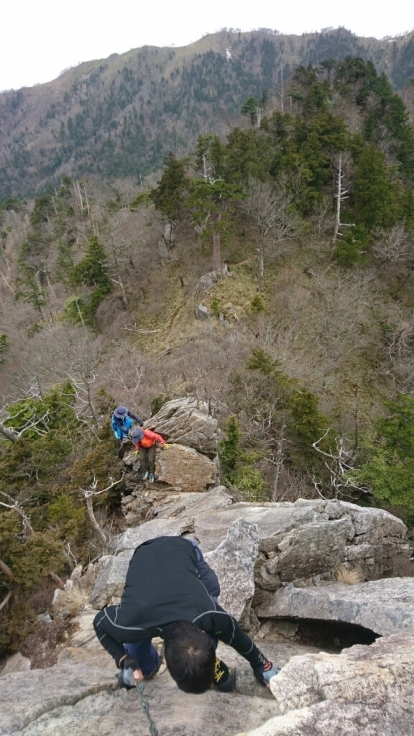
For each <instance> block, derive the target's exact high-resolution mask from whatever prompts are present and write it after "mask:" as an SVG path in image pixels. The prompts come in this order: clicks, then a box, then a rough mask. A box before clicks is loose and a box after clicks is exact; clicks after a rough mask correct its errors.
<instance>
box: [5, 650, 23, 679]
mask: <svg viewBox="0 0 414 736" xmlns="http://www.w3.org/2000/svg"><path fill="white" fill-rule="evenodd" d="M30 667H31V663H30V659H29V658H28V657H23V655H22V654H20V652H17V654H13V655H12V656H11V657H9V659H8V660H7V662H6V664H5V665H4V667H2V668H1V669H0V677H4V676H5V675H11V674H12V673H13V672H28V671H29V670H30Z"/></svg>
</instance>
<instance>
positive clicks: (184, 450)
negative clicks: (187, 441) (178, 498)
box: [155, 444, 217, 493]
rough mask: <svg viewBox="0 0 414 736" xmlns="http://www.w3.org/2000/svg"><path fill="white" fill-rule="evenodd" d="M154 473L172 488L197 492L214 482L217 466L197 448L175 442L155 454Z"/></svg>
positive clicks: (159, 480) (159, 481)
mask: <svg viewBox="0 0 414 736" xmlns="http://www.w3.org/2000/svg"><path fill="white" fill-rule="evenodd" d="M155 475H156V478H157V482H158V483H167V484H168V485H169V486H170V487H171V488H172V489H174V490H177V491H184V492H193V493H199V492H200V491H205V490H207V488H209V487H211V486H213V485H214V484H215V483H216V478H217V466H216V465H215V463H213V461H212V460H210V459H209V458H208V457H207V456H206V455H202V454H201V453H200V452H197V450H194V449H193V448H191V447H185V446H184V445H178V444H175V445H171V447H170V448H169V449H168V450H163V451H162V452H159V453H158V454H157V459H156V469H155Z"/></svg>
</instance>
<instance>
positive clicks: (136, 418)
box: [128, 411, 144, 427]
mask: <svg viewBox="0 0 414 736" xmlns="http://www.w3.org/2000/svg"><path fill="white" fill-rule="evenodd" d="M128 416H129V417H131V419H133V420H134V422H137V424H139V426H140V427H142V426H143V424H144V422H143V421H142V419H140V418H139V417H137V416H136V415H135V414H133V413H132V411H129V412H128Z"/></svg>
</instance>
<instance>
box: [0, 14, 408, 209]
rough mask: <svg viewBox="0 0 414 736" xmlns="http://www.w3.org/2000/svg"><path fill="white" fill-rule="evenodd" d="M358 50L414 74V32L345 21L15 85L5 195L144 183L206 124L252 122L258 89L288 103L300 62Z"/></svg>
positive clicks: (6, 113) (384, 66)
mask: <svg viewBox="0 0 414 736" xmlns="http://www.w3.org/2000/svg"><path fill="white" fill-rule="evenodd" d="M229 55H230V56H231V58H229ZM347 55H353V56H360V57H361V58H365V59H368V60H370V61H372V62H373V63H374V64H375V66H376V69H377V71H378V72H379V73H381V72H385V73H386V74H387V76H388V77H389V79H390V80H391V82H392V84H393V86H394V88H395V89H401V88H402V87H403V86H404V85H405V84H406V82H407V81H408V79H409V78H410V76H414V33H413V32H411V33H409V34H407V35H405V36H403V37H398V38H396V39H382V40H381V41H378V40H377V39H371V38H368V39H367V38H358V37H357V36H355V35H354V34H352V33H351V32H350V31H347V30H346V29H343V28H339V29H334V30H327V31H324V32H321V33H309V34H303V35H301V36H295V35H283V34H276V33H275V32H270V31H269V30H258V31H250V32H248V33H241V32H240V33H239V32H230V31H225V30H223V31H220V32H218V33H215V34H209V35H206V36H203V37H202V38H201V39H199V40H198V41H196V42H194V43H192V44H190V45H188V46H181V47H162V48H160V47H155V46H143V47H141V48H139V49H131V50H130V51H128V52H125V53H124V54H111V55H110V56H109V57H108V58H107V59H99V60H93V61H87V62H82V63H81V64H80V65H78V66H76V67H72V68H70V69H68V70H66V71H64V72H63V73H62V74H60V75H59V77H57V79H55V80H52V81H51V82H47V83H44V84H41V85H36V86H35V87H29V88H26V87H25V88H22V89H20V90H12V91H8V92H3V93H1V94H0V134H1V141H2V142H1V143H0V199H5V198H7V197H10V196H20V197H22V196H23V197H27V196H33V195H34V194H36V193H38V192H39V191H42V190H44V189H45V187H46V186H47V185H48V184H52V185H55V184H56V183H57V182H59V181H60V179H61V178H62V176H66V175H71V176H74V177H84V176H91V175H94V174H97V175H98V176H104V177H105V178H109V179H111V178H117V177H128V176H132V177H134V179H135V180H136V181H139V180H140V179H141V178H142V177H145V176H146V175H148V174H150V173H151V172H154V171H157V170H159V169H160V168H161V166H162V162H163V160H164V158H165V155H166V154H167V152H168V151H169V150H172V151H173V152H174V153H175V154H176V155H179V156H183V155H187V154H188V153H189V151H190V150H192V148H193V147H194V144H195V141H196V139H197V136H198V135H199V134H200V133H202V132H205V130H206V129H208V130H209V131H210V132H213V133H216V134H218V135H221V136H224V135H225V134H226V133H227V132H228V130H229V128H230V127H233V126H234V125H235V124H236V123H237V124H240V108H241V105H242V104H243V102H244V101H245V100H246V99H247V98H248V97H250V96H252V97H258V98H259V97H260V95H261V94H262V92H263V90H266V91H267V94H268V96H269V100H270V103H271V104H273V106H276V105H277V104H279V106H281V105H282V102H281V99H282V96H283V93H282V90H283V92H284V90H285V88H286V87H287V85H288V82H289V80H290V78H291V77H292V74H293V72H294V69H295V67H296V66H298V65H307V64H309V63H311V64H317V63H318V62H320V61H322V60H324V59H327V58H335V59H343V58H345V56H347ZM285 102H286V104H288V99H286V101H285ZM245 124H246V125H247V121H246V123H245ZM242 125H243V123H242Z"/></svg>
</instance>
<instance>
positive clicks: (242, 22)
mask: <svg viewBox="0 0 414 736" xmlns="http://www.w3.org/2000/svg"><path fill="white" fill-rule="evenodd" d="M410 8H411V10H410ZM413 25H414V14H413V11H412V6H411V2H410V1H409V0H393V2H391V3H390V2H389V1H388V0H387V2H385V0H377V2H376V3H373V2H369V0H368V2H367V1H365V2H364V0H343V2H340V3H338V2H336V3H334V2H333V0H313V2H311V0H290V2H289V1H288V2H286V0H283V2H282V0H279V2H275V0H266V2H265V1H264V0H256V1H254V0H253V2H249V0H244V2H243V0H237V2H236V0H227V1H224V2H223V0H207V2H205V3H201V2H199V3H196V2H195V0H158V2H154V1H152V2H151V0H141V1H140V0H111V2H109V0H68V2H59V0H0V90H7V89H11V88H14V89H18V88H20V87H23V86H31V85H33V84H36V83H40V82H47V81H50V80H51V79H54V78H55V77H57V76H58V74H59V73H60V72H61V71H62V70H63V69H65V68H67V67H68V66H73V65H75V64H77V63H78V62H79V61H88V60H90V59H101V58H105V57H107V56H109V55H110V54H112V53H114V52H117V53H123V52H125V51H129V49H131V48H138V47H139V46H145V45H146V44H150V45H155V46H170V45H172V44H175V46H185V45H187V44H189V43H192V42H194V41H197V40H198V39H199V38H201V36H202V35H203V34H205V33H214V32H215V31H218V30H220V28H224V27H227V28H240V29H241V30H242V31H250V30H251V29H253V28H260V27H263V28H272V29H274V30H275V29H277V30H278V31H280V32H281V33H297V34H301V33H304V32H306V31H319V30H321V29H322V28H327V27H329V26H332V27H334V28H337V27H338V26H345V28H348V29H349V30H350V31H352V32H353V33H356V34H357V35H359V36H374V37H375V38H383V37H384V36H392V35H395V34H402V33H404V32H406V31H409V30H411V29H412V27H413Z"/></svg>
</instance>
